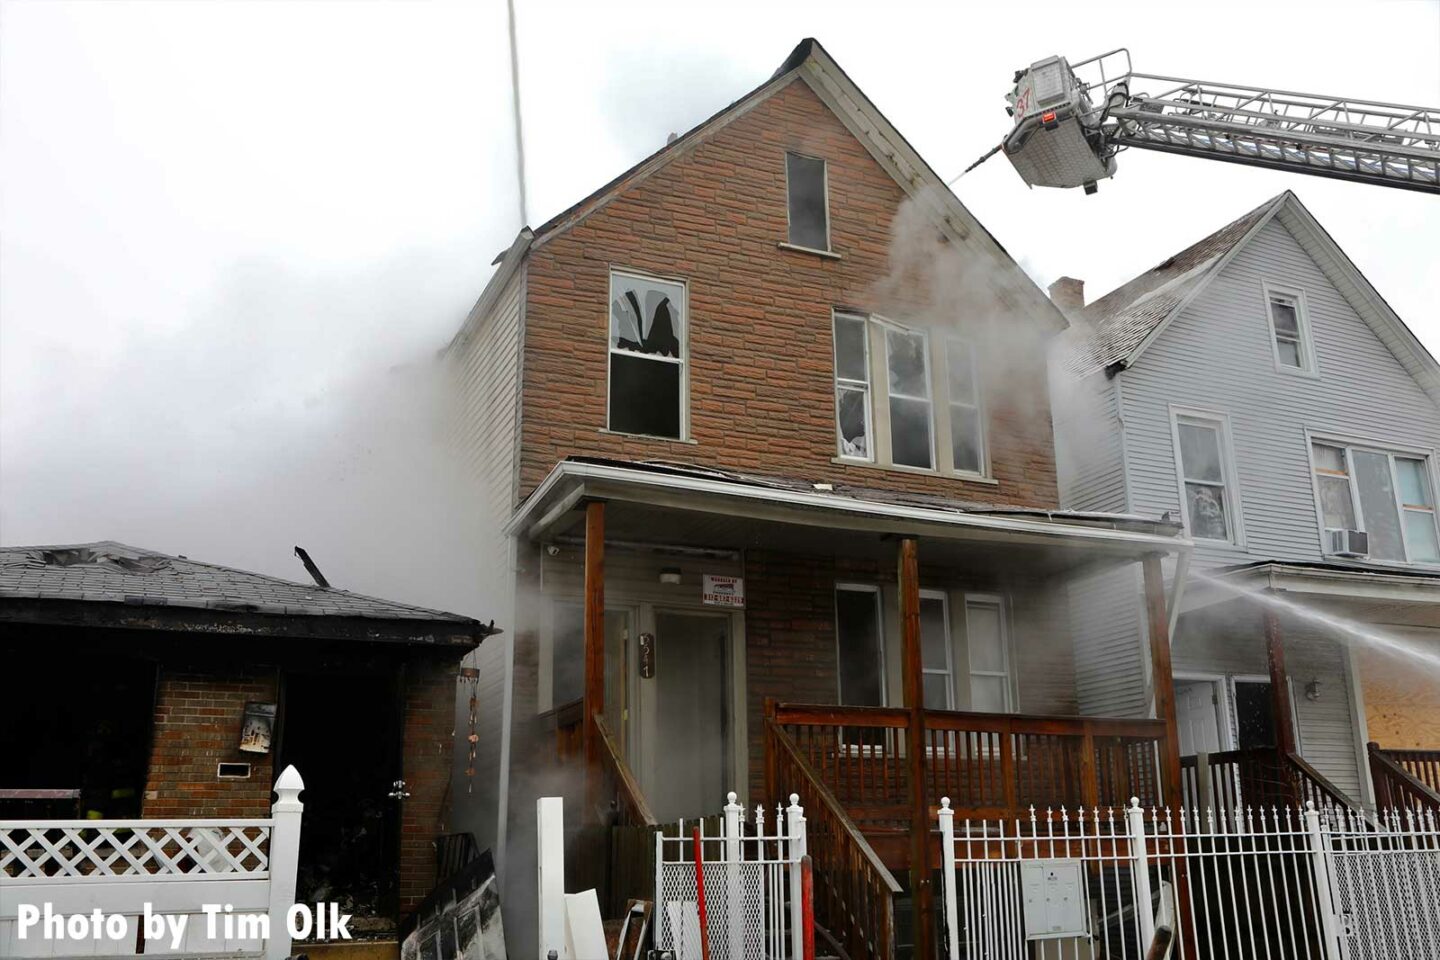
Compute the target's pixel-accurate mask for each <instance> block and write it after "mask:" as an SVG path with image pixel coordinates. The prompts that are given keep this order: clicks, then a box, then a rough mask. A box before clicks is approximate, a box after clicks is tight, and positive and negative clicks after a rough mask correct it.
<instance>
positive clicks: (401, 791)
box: [386, 780, 410, 800]
mask: <svg viewBox="0 0 1440 960" xmlns="http://www.w3.org/2000/svg"><path fill="white" fill-rule="evenodd" d="M390 787H391V789H390V792H389V793H388V794H386V796H388V797H390V798H391V799H392V800H405V799H407V798H409V796H410V791H409V790H406V789H405V781H404V780H396V781H395V782H394V783H392V784H390Z"/></svg>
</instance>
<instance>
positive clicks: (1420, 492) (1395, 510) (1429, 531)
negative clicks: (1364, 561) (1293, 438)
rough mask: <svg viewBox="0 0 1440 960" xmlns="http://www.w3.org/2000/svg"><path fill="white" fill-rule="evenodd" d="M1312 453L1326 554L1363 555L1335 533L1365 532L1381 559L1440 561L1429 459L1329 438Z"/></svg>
mask: <svg viewBox="0 0 1440 960" xmlns="http://www.w3.org/2000/svg"><path fill="white" fill-rule="evenodd" d="M1310 451H1311V460H1312V463H1313V465H1314V469H1315V486H1316V493H1317V496H1318V498H1319V502H1320V519H1321V524H1322V527H1323V529H1324V532H1325V541H1324V543H1323V544H1322V546H1323V547H1324V549H1325V552H1326V553H1336V552H1355V553H1359V551H1358V550H1356V549H1355V545H1354V544H1353V543H1349V542H1347V541H1345V540H1344V539H1343V538H1342V537H1341V536H1338V535H1337V534H1334V533H1332V532H1331V531H1343V530H1361V531H1364V533H1365V534H1366V541H1367V542H1366V553H1367V555H1368V556H1370V557H1373V558H1375V559H1377V560H1398V561H1402V562H1405V561H1408V562H1410V563H1440V532H1437V527H1436V509H1435V488H1434V485H1433V483H1432V480H1431V472H1430V461H1429V459H1428V458H1426V457H1422V456H1416V455H1413V454H1405V453H1393V452H1390V451H1386V450H1375V449H1366V448H1364V447H1355V446H1347V445H1344V444H1338V443H1324V442H1316V443H1313V444H1311V447H1310Z"/></svg>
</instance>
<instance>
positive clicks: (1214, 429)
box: [1171, 412, 1240, 544]
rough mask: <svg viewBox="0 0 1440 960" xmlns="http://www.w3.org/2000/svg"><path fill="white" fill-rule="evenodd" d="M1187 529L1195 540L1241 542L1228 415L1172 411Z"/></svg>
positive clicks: (1177, 466)
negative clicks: (1225, 416)
mask: <svg viewBox="0 0 1440 960" xmlns="http://www.w3.org/2000/svg"><path fill="white" fill-rule="evenodd" d="M1171 427H1172V429H1173V431H1174V443H1175V452H1176V457H1175V460H1176V464H1175V466H1176V471H1177V473H1178V474H1179V480H1180V492H1181V496H1182V497H1183V499H1184V520H1185V530H1186V532H1187V533H1189V534H1190V536H1192V537H1195V538H1196V539H1197V540H1223V541H1226V542H1228V543H1237V544H1238V543H1239V542H1240V509H1239V498H1238V496H1237V495H1236V490H1235V488H1236V483H1235V473H1234V464H1233V462H1232V459H1231V456H1230V431H1229V427H1228V422H1227V421H1226V420H1225V418H1224V417H1219V416H1214V415H1209V414H1202V413H1180V412H1172V422H1171Z"/></svg>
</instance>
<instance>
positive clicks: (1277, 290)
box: [1260, 280, 1320, 379]
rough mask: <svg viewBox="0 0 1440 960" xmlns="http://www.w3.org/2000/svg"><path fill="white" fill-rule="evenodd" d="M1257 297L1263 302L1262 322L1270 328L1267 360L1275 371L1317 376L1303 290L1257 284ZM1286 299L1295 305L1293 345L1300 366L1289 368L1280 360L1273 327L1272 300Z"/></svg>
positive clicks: (1271, 283)
mask: <svg viewBox="0 0 1440 960" xmlns="http://www.w3.org/2000/svg"><path fill="white" fill-rule="evenodd" d="M1260 290H1261V294H1262V296H1263V297H1264V301H1265V322H1266V324H1267V325H1268V326H1269V329H1270V359H1271V360H1272V361H1273V362H1274V364H1275V369H1276V370H1277V371H1279V372H1280V373H1283V374H1286V375H1287V376H1299V377H1310V378H1312V379H1313V378H1317V377H1319V375H1320V373H1319V364H1318V363H1317V362H1316V359H1315V341H1314V338H1313V336H1312V335H1311V329H1310V308H1309V305H1308V304H1307V303H1306V301H1305V291H1304V290H1302V289H1301V288H1299V287H1293V286H1287V285H1285V284H1281V283H1273V282H1271V281H1269V280H1261V281H1260ZM1277 298H1278V299H1281V300H1290V301H1292V302H1293V303H1294V304H1295V330H1296V337H1297V340H1296V346H1297V348H1298V350H1299V353H1300V366H1298V367H1292V366H1290V365H1289V364H1287V363H1285V362H1284V361H1282V360H1281V359H1280V333H1279V330H1278V328H1277V327H1276V326H1275V310H1274V301H1275V300H1276V299H1277Z"/></svg>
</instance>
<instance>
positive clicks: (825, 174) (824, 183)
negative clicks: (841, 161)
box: [783, 150, 835, 254]
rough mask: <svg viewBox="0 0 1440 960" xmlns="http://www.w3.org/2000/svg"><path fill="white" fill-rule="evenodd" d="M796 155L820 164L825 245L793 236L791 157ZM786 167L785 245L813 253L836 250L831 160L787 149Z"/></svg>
mask: <svg viewBox="0 0 1440 960" xmlns="http://www.w3.org/2000/svg"><path fill="white" fill-rule="evenodd" d="M792 156H796V157H799V158H800V159H802V160H814V161H816V162H817V163H819V164H820V187H821V190H822V192H823V193H824V196H825V246H824V248H823V249H822V248H821V247H812V246H808V245H806V244H803V243H796V242H795V241H794V240H793V239H792V237H793V233H792V232H791V222H790V157H792ZM783 162H784V167H785V240H784V245H785V247H786V248H788V249H791V250H806V251H809V252H811V253H831V254H833V253H834V252H835V241H834V238H833V237H832V235H831V226H830V220H831V217H830V161H828V160H826V159H825V158H824V157H814V156H811V155H810V154H808V153H801V152H800V151H798V150H786V151H784V154H783Z"/></svg>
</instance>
